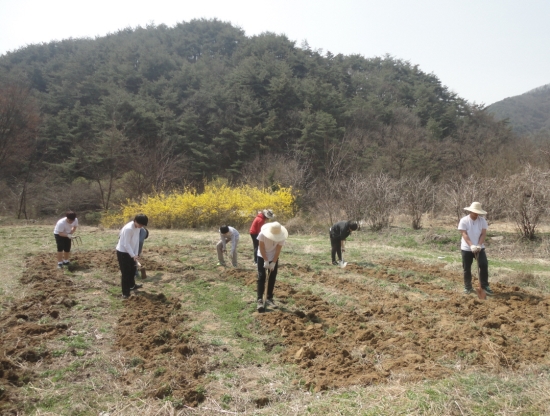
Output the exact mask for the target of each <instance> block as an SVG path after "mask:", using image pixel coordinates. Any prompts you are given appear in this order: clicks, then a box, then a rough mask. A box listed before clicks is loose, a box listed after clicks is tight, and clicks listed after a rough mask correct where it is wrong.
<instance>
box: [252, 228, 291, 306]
mask: <svg viewBox="0 0 550 416" xmlns="http://www.w3.org/2000/svg"><path fill="white" fill-rule="evenodd" d="M287 237H288V231H287V230H286V228H285V227H283V226H282V225H281V224H279V223H278V222H277V221H275V222H270V223H267V224H264V225H263V226H262V228H261V230H260V234H258V242H259V244H258V253H257V254H258V284H257V288H256V289H257V299H258V301H257V307H256V309H257V310H258V312H263V311H264V310H265V308H266V307H269V308H272V309H276V308H277V305H275V302H274V301H273V290H274V289H275V281H276V279H277V270H278V268H279V255H280V254H281V249H282V248H283V246H284V244H285V240H286V239H287ZM267 275H269V279H267V280H268V282H267V296H266V301H265V304H264V299H263V296H264V291H265V283H266V276H267Z"/></svg>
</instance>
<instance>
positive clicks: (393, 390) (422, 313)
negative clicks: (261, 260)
mask: <svg viewBox="0 0 550 416" xmlns="http://www.w3.org/2000/svg"><path fill="white" fill-rule="evenodd" d="M495 229H497V230H498V229H499V228H498V227H495ZM502 229H504V228H502ZM52 230H53V225H39V224H25V223H20V224H9V225H7V224H5V225H0V237H1V238H0V261H1V264H2V269H1V270H0V300H1V303H0V304H1V310H0V314H1V318H0V326H1V329H2V336H3V345H2V347H0V348H1V351H0V352H1V353H2V355H3V358H2V361H1V363H2V373H1V377H0V383H1V384H0V414H14V415H16V414H19V415H102V416H107V415H109V416H114V415H136V414H140V415H188V414H189V415H191V414H193V415H196V414H201V415H210V414H212V415H213V414H246V415H255V414H257V415H273V414H277V415H301V414H326V415H496V414H498V415H512V414H513V415H518V414H519V415H545V414H550V379H549V377H550V320H549V318H548V316H549V312H550V268H549V266H550V261H549V260H548V257H547V254H548V247H549V244H548V236H547V235H543V236H542V238H541V239H540V240H538V241H536V242H533V243H523V242H521V241H519V240H518V238H517V236H516V235H515V234H513V233H510V232H507V231H500V232H499V231H492V230H491V231H490V232H489V240H488V247H487V253H488V258H489V265H490V269H489V273H490V282H491V286H492V287H493V290H494V291H495V292H496V296H494V297H493V298H490V299H488V300H486V301H484V302H482V301H479V300H478V299H477V298H476V297H475V296H466V295H463V294H462V277H461V263H460V251H459V234H458V232H457V231H456V230H454V229H453V227H430V228H427V229H424V230H420V231H413V230H411V229H408V228H406V227H392V228H390V229H388V230H384V231H381V232H379V233H373V232H370V231H359V232H357V233H354V234H353V236H352V237H351V238H349V239H348V242H347V246H346V247H347V250H346V253H345V256H346V261H348V262H349V264H348V266H347V267H346V268H343V269H342V268H339V267H335V266H332V265H330V244H329V241H328V236H327V235H326V233H325V232H320V233H317V234H309V235H299V234H292V233H291V235H290V236H289V239H288V241H287V244H286V245H285V247H284V249H283V252H282V254H281V259H280V271H279V276H278V280H277V286H276V288H275V300H276V301H277V302H278V303H279V305H280V308H279V309H277V310H272V311H267V312H266V313H264V314H258V313H257V312H256V310H255V287H256V286H255V284H256V272H255V268H254V267H255V266H254V265H253V264H252V248H251V247H252V244H251V242H250V237H249V235H248V234H247V232H246V231H245V230H242V233H241V241H240V244H239V249H238V253H239V267H238V268H232V267H220V266H217V265H216V263H217V257H216V249H215V244H216V242H217V239H218V234H217V233H216V230H214V229H212V230H210V231H208V230H202V231H195V230H156V229H151V235H150V238H149V239H148V240H147V241H146V243H145V247H144V255H143V261H142V263H143V264H144V265H146V267H147V279H145V280H144V281H143V284H144V287H143V288H142V289H141V290H139V291H137V292H136V293H135V295H134V296H132V298H131V299H129V300H128V301H122V300H121V299H120V273H119V272H118V266H117V263H116V256H115V252H114V247H115V246H116V242H117V236H118V233H117V231H115V230H103V229H99V228H94V227H85V226H84V227H80V229H79V231H78V233H79V234H80V235H81V238H82V245H80V246H77V247H75V248H74V250H73V257H74V259H75V261H74V262H73V265H72V266H71V269H70V270H63V271H58V270H56V267H55V266H56V262H55V255H54V252H55V241H54V238H53V235H52ZM10 374H11V375H10Z"/></svg>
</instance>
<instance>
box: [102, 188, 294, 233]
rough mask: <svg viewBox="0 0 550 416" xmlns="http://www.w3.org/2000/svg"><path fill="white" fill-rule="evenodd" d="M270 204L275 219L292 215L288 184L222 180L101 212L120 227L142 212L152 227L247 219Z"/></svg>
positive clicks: (110, 224)
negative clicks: (200, 189)
mask: <svg viewBox="0 0 550 416" xmlns="http://www.w3.org/2000/svg"><path fill="white" fill-rule="evenodd" d="M265 208H270V209H273V211H274V212H275V214H276V215H277V220H278V221H281V222H284V221H285V220H286V219H289V218H291V217H293V216H294V214H295V210H296V206H295V197H294V196H293V195H292V188H279V189H278V190H277V191H271V190H261V189H258V188H253V187H251V186H248V185H243V186H239V187H235V188H232V187H230V186H228V185H227V184H225V183H219V182H218V183H215V184H209V185H206V187H205V189H204V192H202V193H200V194H199V193H197V192H196V191H195V190H194V189H186V190H185V191H184V192H183V193H171V194H164V193H159V194H156V195H150V196H148V197H146V198H145V199H144V201H143V202H141V203H137V202H132V201H128V202H127V203H126V204H124V205H123V206H122V208H121V210H120V211H115V212H109V213H106V214H105V215H103V217H102V219H101V223H102V224H103V226H105V227H120V226H122V225H124V224H125V223H126V222H127V221H130V220H131V219H132V218H133V217H134V216H135V215H136V214H138V213H144V214H145V215H147V216H148V217H149V221H150V223H151V225H152V226H153V227H155V228H194V227H201V226H211V225H216V226H217V225H223V224H228V225H231V226H235V227H238V226H242V225H245V224H247V223H250V222H251V221H252V219H253V218H254V217H255V216H256V214H257V212H258V211H260V210H262V209H265Z"/></svg>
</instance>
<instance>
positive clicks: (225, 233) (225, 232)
mask: <svg viewBox="0 0 550 416" xmlns="http://www.w3.org/2000/svg"><path fill="white" fill-rule="evenodd" d="M239 237H240V236H239V232H238V231H237V230H236V229H235V228H233V227H230V226H228V225H222V226H221V227H220V241H219V242H218V244H217V245H216V250H217V251H218V261H219V263H218V266H225V259H224V258H223V253H227V243H229V242H231V254H230V257H231V264H233V267H237V245H238V244H239Z"/></svg>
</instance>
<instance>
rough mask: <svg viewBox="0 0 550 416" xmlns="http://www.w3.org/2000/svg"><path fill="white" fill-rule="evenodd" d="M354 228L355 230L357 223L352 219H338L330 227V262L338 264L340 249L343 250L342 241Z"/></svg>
mask: <svg viewBox="0 0 550 416" xmlns="http://www.w3.org/2000/svg"><path fill="white" fill-rule="evenodd" d="M355 230H357V223H356V222H354V221H340V222H337V223H336V224H334V225H333V226H332V227H330V230H329V235H330V246H331V248H332V252H331V258H332V264H334V265H335V266H337V265H338V262H341V261H342V251H345V249H344V241H345V240H346V238H348V237H349V236H350V235H351V232H352V231H355ZM336 254H338V261H336Z"/></svg>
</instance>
